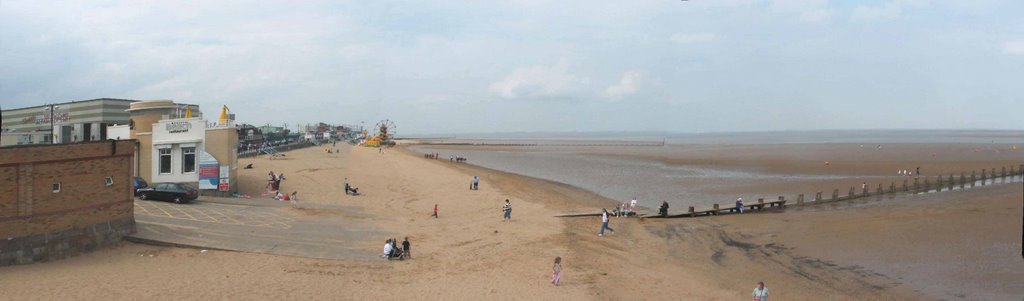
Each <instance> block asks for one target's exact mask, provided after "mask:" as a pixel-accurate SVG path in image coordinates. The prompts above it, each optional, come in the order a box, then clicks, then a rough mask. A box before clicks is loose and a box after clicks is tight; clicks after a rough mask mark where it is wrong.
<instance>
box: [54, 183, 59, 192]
mask: <svg viewBox="0 0 1024 301" xmlns="http://www.w3.org/2000/svg"><path fill="white" fill-rule="evenodd" d="M58 192H60V182H57V183H53V193H58Z"/></svg>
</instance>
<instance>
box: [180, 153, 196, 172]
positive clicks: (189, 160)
mask: <svg viewBox="0 0 1024 301" xmlns="http://www.w3.org/2000/svg"><path fill="white" fill-rule="evenodd" d="M181 172H183V173H191V172H196V148H195V147H182V148H181Z"/></svg>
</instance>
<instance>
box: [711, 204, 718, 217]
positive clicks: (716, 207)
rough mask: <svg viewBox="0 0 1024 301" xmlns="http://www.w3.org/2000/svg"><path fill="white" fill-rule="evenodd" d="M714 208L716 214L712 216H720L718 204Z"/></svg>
mask: <svg viewBox="0 0 1024 301" xmlns="http://www.w3.org/2000/svg"><path fill="white" fill-rule="evenodd" d="M714 208H715V213H712V214H714V215H718V204H715V206H714Z"/></svg>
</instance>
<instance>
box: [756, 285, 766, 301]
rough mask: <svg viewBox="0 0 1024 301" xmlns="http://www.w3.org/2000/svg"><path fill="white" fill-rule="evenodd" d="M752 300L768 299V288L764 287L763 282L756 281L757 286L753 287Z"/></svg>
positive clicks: (762, 300) (764, 300)
mask: <svg viewBox="0 0 1024 301" xmlns="http://www.w3.org/2000/svg"><path fill="white" fill-rule="evenodd" d="M754 301H768V288H767V287H764V282H763V281H759V282H757V287H755V288H754Z"/></svg>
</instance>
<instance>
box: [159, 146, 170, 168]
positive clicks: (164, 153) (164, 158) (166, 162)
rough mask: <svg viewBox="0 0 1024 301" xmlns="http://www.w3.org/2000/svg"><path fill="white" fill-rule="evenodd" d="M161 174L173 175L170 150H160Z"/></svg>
mask: <svg viewBox="0 0 1024 301" xmlns="http://www.w3.org/2000/svg"><path fill="white" fill-rule="evenodd" d="M160 173H161V174H169V173H171V149H169V148H162V149H160Z"/></svg>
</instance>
